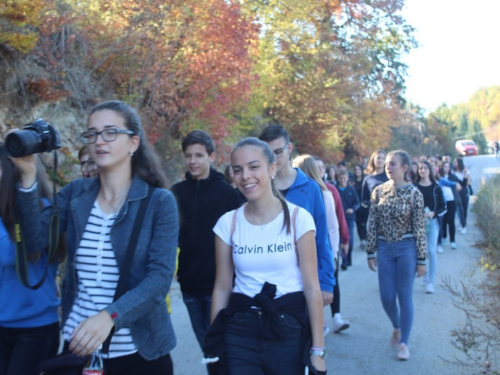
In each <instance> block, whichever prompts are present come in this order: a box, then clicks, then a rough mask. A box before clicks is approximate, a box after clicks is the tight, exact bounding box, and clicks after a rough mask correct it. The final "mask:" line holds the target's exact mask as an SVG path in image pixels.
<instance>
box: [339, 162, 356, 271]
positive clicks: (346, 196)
mask: <svg viewBox="0 0 500 375" xmlns="http://www.w3.org/2000/svg"><path fill="white" fill-rule="evenodd" d="M337 181H338V185H337V188H338V190H339V194H340V198H341V199H342V205H343V206H344V213H345V220H346V221H347V227H348V228H349V252H348V253H347V255H346V256H343V257H342V265H341V266H340V268H342V269H343V270H344V271H345V270H346V269H347V267H348V266H350V265H351V263H352V249H353V242H354V241H353V236H354V225H355V224H356V210H357V209H358V208H359V205H360V203H359V197H358V193H356V189H354V188H353V187H352V186H351V185H349V184H348V182H349V174H348V173H347V171H340V172H339V173H338V175H337Z"/></svg>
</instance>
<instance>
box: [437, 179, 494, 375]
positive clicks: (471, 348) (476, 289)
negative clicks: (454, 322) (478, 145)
mask: <svg viewBox="0 0 500 375" xmlns="http://www.w3.org/2000/svg"><path fill="white" fill-rule="evenodd" d="M473 210H474V212H475V214H476V217H477V226H478V227H479V229H480V230H481V232H482V234H483V239H482V241H481V243H479V244H478V245H479V247H481V248H482V249H484V256H483V257H482V258H481V267H482V271H483V272H486V277H482V278H480V279H481V281H479V282H468V283H466V282H463V281H462V282H460V283H457V282H453V281H452V280H450V279H448V280H446V282H445V289H446V290H447V291H448V292H449V293H450V295H451V298H452V301H453V304H454V305H455V307H457V308H458V309H460V310H462V311H463V312H464V313H465V316H466V322H465V324H464V326H463V327H458V328H455V329H454V330H453V331H452V336H453V345H454V346H455V347H456V348H457V349H458V350H460V351H461V352H462V353H464V354H465V356H466V358H467V360H463V359H460V360H459V359H455V360H453V361H450V362H452V363H454V364H457V365H459V366H461V367H463V368H466V369H467V373H468V374H469V373H470V374H473V373H475V374H500V176H497V177H495V178H492V179H490V180H488V181H487V182H486V184H485V185H484V186H483V187H482V189H481V191H480V192H479V194H478V196H477V200H476V202H475V204H474V209H473Z"/></svg>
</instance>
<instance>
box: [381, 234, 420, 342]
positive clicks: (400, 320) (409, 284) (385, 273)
mask: <svg viewBox="0 0 500 375" xmlns="http://www.w3.org/2000/svg"><path fill="white" fill-rule="evenodd" d="M377 263H378V282H379V288H380V299H381V300H382V306H383V307H384V310H385V312H386V314H387V316H388V317H389V319H390V320H391V322H392V326H393V327H394V329H401V343H402V344H406V345H408V340H409V338H410V332H411V327H412V325H413V283H414V280H415V274H416V271H417V250H416V247H415V239H414V238H408V239H404V240H401V241H398V242H386V241H382V240H378V242H377ZM400 310H401V311H400Z"/></svg>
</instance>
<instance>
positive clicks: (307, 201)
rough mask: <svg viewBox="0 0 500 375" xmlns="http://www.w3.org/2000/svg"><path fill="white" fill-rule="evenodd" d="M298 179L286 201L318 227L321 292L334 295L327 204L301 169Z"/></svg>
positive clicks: (317, 246) (319, 191)
mask: <svg viewBox="0 0 500 375" xmlns="http://www.w3.org/2000/svg"><path fill="white" fill-rule="evenodd" d="M295 170H296V171H297V177H296V178H295V181H294V182H293V184H292V186H290V188H289V189H288V192H287V193H286V197H285V198H286V200H288V201H290V202H291V203H293V204H296V205H297V206H300V207H302V208H304V209H305V210H307V212H309V213H310V214H311V215H312V217H313V219H314V224H315V225H316V250H317V253H318V276H319V284H320V286H321V290H322V291H325V292H329V293H333V287H334V286H335V277H334V276H333V272H334V268H333V254H332V247H331V245H330V240H329V238H328V227H327V223H326V212H325V202H324V201H323V194H321V190H320V187H319V185H318V184H317V183H316V182H315V181H313V180H311V179H310V178H309V177H307V176H306V175H305V174H304V172H302V171H301V170H300V169H298V168H295Z"/></svg>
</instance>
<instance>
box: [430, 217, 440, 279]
mask: <svg viewBox="0 0 500 375" xmlns="http://www.w3.org/2000/svg"><path fill="white" fill-rule="evenodd" d="M438 236H439V222H438V219H437V218H434V219H432V220H430V222H429V232H428V233H427V257H428V261H427V264H428V268H427V274H428V275H429V282H430V283H431V284H434V279H435V277H436V269H437V254H436V248H437V242H438Z"/></svg>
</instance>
